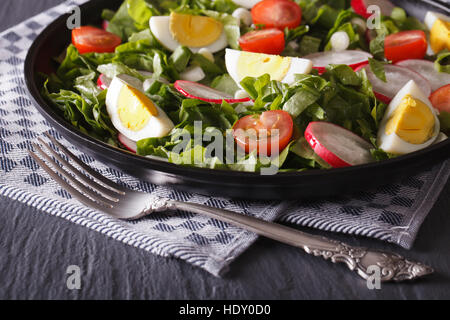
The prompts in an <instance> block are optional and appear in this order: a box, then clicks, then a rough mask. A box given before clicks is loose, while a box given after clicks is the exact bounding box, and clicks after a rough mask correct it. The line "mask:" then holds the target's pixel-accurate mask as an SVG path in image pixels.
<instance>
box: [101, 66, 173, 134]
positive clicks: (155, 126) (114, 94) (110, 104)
mask: <svg viewBox="0 0 450 320" xmlns="http://www.w3.org/2000/svg"><path fill="white" fill-rule="evenodd" d="M126 84H128V85H129V86H132V87H134V88H136V89H138V90H140V91H143V84H142V82H141V81H140V80H139V79H136V78H134V77H131V76H128V75H124V74H121V75H118V76H116V77H114V78H113V80H112V82H111V85H110V87H109V88H108V92H107V94H106V110H107V112H108V114H109V116H110V118H111V122H112V124H113V125H114V127H115V128H116V129H117V131H119V132H120V133H122V134H123V135H124V136H125V137H127V138H128V139H130V140H133V141H138V140H141V139H146V138H161V137H164V136H166V135H167V134H168V133H169V132H170V131H171V130H172V129H173V127H174V124H173V122H172V120H170V118H169V117H168V116H167V115H166V113H165V112H164V111H163V110H162V109H161V108H160V107H158V106H157V105H156V104H155V107H156V109H157V110H158V115H157V116H152V117H150V119H149V121H148V122H147V124H146V125H145V127H144V128H142V129H141V130H139V131H133V130H130V129H128V128H127V127H125V126H124V125H123V124H122V121H120V117H119V114H118V112H117V109H118V108H119V105H118V101H119V95H120V91H121V90H122V87H123V86H124V85H126Z"/></svg>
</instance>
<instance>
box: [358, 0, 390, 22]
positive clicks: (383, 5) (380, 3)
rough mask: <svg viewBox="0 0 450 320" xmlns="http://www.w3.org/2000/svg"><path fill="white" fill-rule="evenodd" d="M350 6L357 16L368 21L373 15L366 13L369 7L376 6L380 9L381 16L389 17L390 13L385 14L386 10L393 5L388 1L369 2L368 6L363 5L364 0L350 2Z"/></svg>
mask: <svg viewBox="0 0 450 320" xmlns="http://www.w3.org/2000/svg"><path fill="white" fill-rule="evenodd" d="M350 5H351V6H352V8H353V10H354V11H355V12H356V13H357V14H359V15H360V16H362V17H364V18H366V19H368V18H369V17H370V16H371V15H372V14H373V13H368V12H367V8H368V7H369V6H370V5H376V6H378V7H379V8H380V9H381V13H383V15H385V16H390V15H391V12H387V10H389V8H393V7H394V5H393V4H392V3H391V2H390V1H388V0H381V1H370V2H369V3H368V4H366V3H365V0H352V1H351V3H350Z"/></svg>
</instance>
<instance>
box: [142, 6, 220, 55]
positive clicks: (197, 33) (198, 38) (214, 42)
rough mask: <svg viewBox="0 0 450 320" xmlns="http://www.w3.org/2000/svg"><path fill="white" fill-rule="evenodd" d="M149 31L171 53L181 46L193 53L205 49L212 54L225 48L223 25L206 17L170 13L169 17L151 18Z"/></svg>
mask: <svg viewBox="0 0 450 320" xmlns="http://www.w3.org/2000/svg"><path fill="white" fill-rule="evenodd" d="M150 31H151V32H152V33H153V35H154V36H155V38H156V39H158V41H159V42H160V43H161V44H162V45H163V46H164V47H165V48H167V49H169V50H171V51H175V49H176V48H178V47H179V46H180V45H182V46H186V47H188V48H189V49H191V51H193V52H198V51H199V50H200V49H201V48H207V49H208V50H210V51H211V52H213V53H214V52H217V51H220V50H222V49H224V48H225V47H226V46H227V39H226V35H225V32H224V30H223V24H222V23H221V22H220V21H218V20H216V19H214V18H211V17H206V16H198V15H192V14H183V13H176V12H172V13H171V14H170V16H156V17H151V18H150Z"/></svg>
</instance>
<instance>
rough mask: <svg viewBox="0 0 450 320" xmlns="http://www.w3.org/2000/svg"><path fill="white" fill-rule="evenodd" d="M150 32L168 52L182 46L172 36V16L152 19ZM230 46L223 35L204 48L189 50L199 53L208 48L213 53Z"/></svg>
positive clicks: (223, 33) (191, 48)
mask: <svg viewBox="0 0 450 320" xmlns="http://www.w3.org/2000/svg"><path fill="white" fill-rule="evenodd" d="M149 24H150V30H151V32H152V33H153V35H154V36H155V38H156V39H157V40H158V41H159V42H160V43H161V44H162V45H163V46H164V47H165V48H166V49H168V50H170V51H175V49H176V48H178V47H179V46H180V45H181V44H180V43H179V42H178V41H177V40H176V39H175V38H174V37H173V36H172V33H171V32H170V16H155V17H151V18H150V22H149ZM227 45H228V41H227V36H226V34H225V32H224V31H223V30H222V33H221V35H220V37H219V39H217V40H216V41H214V42H213V43H211V44H210V45H208V46H204V47H201V48H199V47H189V49H190V50H191V51H192V52H194V53H197V52H199V50H200V49H202V48H206V49H208V50H209V51H211V52H212V53H214V52H218V51H220V50H223V49H224V48H225V47H226V46H227Z"/></svg>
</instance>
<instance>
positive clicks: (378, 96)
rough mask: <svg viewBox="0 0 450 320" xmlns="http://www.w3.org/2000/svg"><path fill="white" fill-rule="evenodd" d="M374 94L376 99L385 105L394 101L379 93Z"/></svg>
mask: <svg viewBox="0 0 450 320" xmlns="http://www.w3.org/2000/svg"><path fill="white" fill-rule="evenodd" d="M373 94H374V95H375V98H377V99H378V100H380V101H381V102H383V103H385V104H389V103H390V102H391V101H392V99H391V98H389V97H386V96H385V95H384V94H381V93H378V92H375V91H374V92H373Z"/></svg>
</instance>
